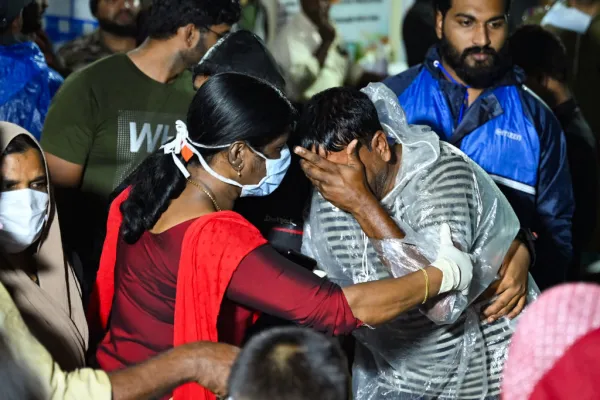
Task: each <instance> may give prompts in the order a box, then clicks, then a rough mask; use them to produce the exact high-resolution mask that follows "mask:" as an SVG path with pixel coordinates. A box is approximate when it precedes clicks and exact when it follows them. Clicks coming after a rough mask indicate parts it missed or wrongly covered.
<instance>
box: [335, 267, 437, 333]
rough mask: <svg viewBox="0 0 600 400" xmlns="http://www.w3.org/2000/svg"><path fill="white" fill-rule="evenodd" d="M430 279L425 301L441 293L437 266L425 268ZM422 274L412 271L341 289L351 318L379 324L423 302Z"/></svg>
mask: <svg viewBox="0 0 600 400" xmlns="http://www.w3.org/2000/svg"><path fill="white" fill-rule="evenodd" d="M425 272H426V273H427V276H428V280H429V287H428V289H427V291H428V296H427V297H428V298H431V297H435V296H437V294H438V293H439V291H440V286H441V283H442V278H443V274H442V271H440V270H439V269H437V268H436V267H427V268H425ZM425 287H426V286H425V275H424V274H423V272H421V271H418V272H413V273H412V274H408V275H406V276H403V277H402V278H395V279H382V280H379V281H373V282H365V283H359V284H356V285H351V286H348V287H345V288H344V289H343V291H344V295H345V296H346V299H347V301H348V304H349V305H350V308H351V309H352V313H353V314H354V316H355V317H356V318H358V319H360V320H361V321H363V322H364V323H365V324H367V325H380V324H383V323H385V322H388V321H390V320H393V319H395V318H396V317H398V316H399V315H400V314H402V313H404V312H406V311H408V310H410V309H411V308H413V307H415V306H417V305H419V304H421V303H423V300H424V299H425V291H426V289H425Z"/></svg>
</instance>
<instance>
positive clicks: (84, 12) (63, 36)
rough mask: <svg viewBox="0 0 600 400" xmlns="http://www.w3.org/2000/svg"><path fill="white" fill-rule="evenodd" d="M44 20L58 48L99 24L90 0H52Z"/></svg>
mask: <svg viewBox="0 0 600 400" xmlns="http://www.w3.org/2000/svg"><path fill="white" fill-rule="evenodd" d="M44 20H45V21H44V22H45V26H44V28H45V30H46V32H47V33H48V36H49V37H50V40H52V42H53V43H54V45H55V46H56V48H58V47H60V45H62V44H63V43H65V42H68V41H70V40H73V39H75V38H77V37H79V36H82V35H85V34H87V33H90V32H92V31H94V29H96V27H97V26H98V22H97V21H96V19H95V18H94V17H93V16H92V14H91V11H90V2H89V0H52V1H50V2H49V7H48V9H47V10H46V15H45V18H44Z"/></svg>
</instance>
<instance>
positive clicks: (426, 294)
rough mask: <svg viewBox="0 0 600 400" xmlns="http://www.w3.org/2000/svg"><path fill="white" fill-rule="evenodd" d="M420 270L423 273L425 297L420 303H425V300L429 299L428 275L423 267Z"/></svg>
mask: <svg viewBox="0 0 600 400" xmlns="http://www.w3.org/2000/svg"><path fill="white" fill-rule="evenodd" d="M421 271H423V275H425V298H424V299H423V302H422V303H421V304H425V303H427V300H429V275H428V274H427V271H425V270H424V269H423V268H421Z"/></svg>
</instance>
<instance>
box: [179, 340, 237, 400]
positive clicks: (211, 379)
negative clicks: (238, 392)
mask: <svg viewBox="0 0 600 400" xmlns="http://www.w3.org/2000/svg"><path fill="white" fill-rule="evenodd" d="M186 346H190V351H192V352H193V357H194V361H195V366H196V368H195V374H194V375H195V380H196V382H198V383H199V384H200V385H202V386H204V387H205V388H207V389H208V390H210V391H211V392H213V393H215V394H216V395H217V396H221V397H224V396H226V395H227V380H228V379H229V373H230V371H231V367H232V365H233V363H234V362H235V360H236V358H237V356H238V354H239V352H240V349H238V348H237V347H234V346H230V345H228V344H223V343H211V342H197V343H190V344H188V345H186Z"/></svg>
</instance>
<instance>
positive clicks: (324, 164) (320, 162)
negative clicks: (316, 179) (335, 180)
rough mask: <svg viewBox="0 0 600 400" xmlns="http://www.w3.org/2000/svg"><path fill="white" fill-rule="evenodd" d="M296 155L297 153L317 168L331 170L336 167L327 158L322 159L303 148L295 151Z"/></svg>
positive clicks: (297, 148)
mask: <svg viewBox="0 0 600 400" xmlns="http://www.w3.org/2000/svg"><path fill="white" fill-rule="evenodd" d="M294 153H296V154H297V155H298V156H299V157H301V158H303V159H304V160H306V161H308V162H309V163H311V164H314V165H316V166H317V167H319V168H321V169H323V170H326V171H328V170H330V169H331V168H332V166H333V165H334V164H333V163H332V162H330V161H327V160H326V159H325V158H323V157H321V156H320V155H318V154H317V153H315V152H312V151H309V150H307V149H305V148H303V147H296V148H295V149H294Z"/></svg>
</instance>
